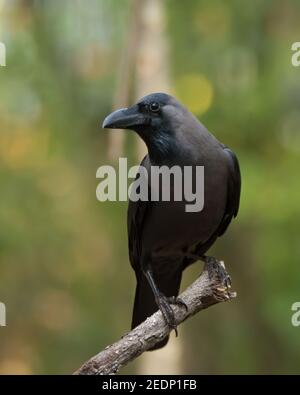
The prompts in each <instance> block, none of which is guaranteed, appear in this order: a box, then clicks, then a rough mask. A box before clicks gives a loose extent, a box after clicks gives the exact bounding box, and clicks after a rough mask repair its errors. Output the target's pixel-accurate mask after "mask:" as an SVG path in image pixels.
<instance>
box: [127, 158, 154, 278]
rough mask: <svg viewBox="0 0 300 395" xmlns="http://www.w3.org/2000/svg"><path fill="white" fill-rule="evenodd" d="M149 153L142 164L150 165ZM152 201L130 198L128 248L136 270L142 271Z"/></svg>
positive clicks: (132, 264) (131, 261)
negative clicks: (147, 219) (144, 227)
mask: <svg viewBox="0 0 300 395" xmlns="http://www.w3.org/2000/svg"><path fill="white" fill-rule="evenodd" d="M148 164H149V158H148V155H146V156H145V157H144V159H143V160H142V162H141V166H144V167H146V168H147V167H148V166H147V165H148ZM150 205H151V202H150V201H147V202H143V201H141V200H138V201H137V202H133V201H132V200H129V205H128V212H127V231H128V249H129V259H130V263H131V266H132V267H133V268H134V270H135V271H136V272H139V271H140V269H141V268H140V255H141V238H142V232H143V223H144V220H145V217H146V213H147V212H148V211H149V208H150Z"/></svg>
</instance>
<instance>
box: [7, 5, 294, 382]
mask: <svg viewBox="0 0 300 395" xmlns="http://www.w3.org/2000/svg"><path fill="white" fill-rule="evenodd" d="M299 20H300V3H299V1H298V0H294V1H293V0H288V1H283V0H263V1H261V0H253V1H251V2H250V1H249V2H246V1H244V2H241V1H238V0H230V1H226V2H224V1H221V0H215V1H211V0H209V1H208V0H207V1H204V0H203V1H202V0H187V1H182V0H165V1H163V0H88V1H83V0H52V1H45V0H44V1H43V0H9V1H8V0H7V1H5V0H1V1H0V41H2V42H4V43H5V44H6V48H7V59H6V64H7V66H6V67H0V301H1V302H4V303H5V304H6V309H7V326H6V327H1V328H0V373H22V374H31V373H34V374H42V373H46V374H50V373H51V374H54V373H58V374H61V373H71V372H72V371H74V370H75V369H76V368H78V367H79V366H80V365H81V364H82V363H83V362H84V361H85V360H86V359H87V358H88V357H90V356H92V355H93V354H95V353H96V352H98V351H99V350H101V349H102V348H104V347H105V346H106V345H107V344H109V343H111V342H113V341H115V340H117V339H118V338H119V337H120V336H121V335H122V334H123V333H124V332H126V331H127V330H128V329H129V326H130V320H131V309H132V302H133V297H134V288H135V285H134V280H135V279H134V273H133V271H132V270H131V268H130V266H129V262H128V253H127V234H126V208H127V203H126V202H122V203H111V202H107V203H100V202H98V201H97V200H96V195H95V191H96V187H97V184H98V180H97V179H96V170H97V168H98V167H99V166H101V165H103V164H116V163H117V162H116V161H117V158H118V157H119V156H126V157H129V159H130V164H132V165H134V164H137V163H138V161H139V159H140V157H141V155H142V154H143V152H144V150H145V148H144V146H143V145H142V144H141V143H140V142H138V140H137V139H136V137H135V136H134V135H133V133H131V132H126V133H123V132H117V131H115V132H114V133H112V132H107V131H104V130H102V129H101V122H102V120H103V118H104V116H105V115H107V114H108V113H109V112H110V111H111V110H112V108H116V107H119V106H124V105H126V104H130V103H133V102H134V101H135V100H136V98H137V97H139V96H142V95H144V94H146V93H150V92H153V91H167V92H170V93H172V94H174V95H176V96H177V97H178V98H179V99H180V100H181V101H182V102H183V103H184V104H185V105H187V106H188V107H189V108H190V109H191V110H192V111H193V112H194V113H195V114H196V115H197V116H198V117H199V119H201V120H202V122H203V123H204V124H205V125H206V126H207V127H208V128H209V130H211V131H212V132H213V133H214V134H215V135H216V136H217V138H218V139H219V140H221V141H222V142H224V143H226V145H228V146H230V147H231V148H232V149H233V150H234V151H235V152H236V153H237V155H238V157H239V160H240V164H241V170H242V176H243V188H242V197H241V206H240V213H239V216H238V219H237V220H235V221H234V222H233V224H232V225H231V227H230V229H229V231H228V232H227V234H226V235H225V236H224V237H223V238H222V239H220V240H219V241H218V243H217V244H216V246H215V247H214V248H213V250H212V251H211V252H212V253H213V254H215V255H216V256H218V257H219V258H223V259H224V260H225V262H226V265H227V268H228V269H229V271H230V273H231V275H232V280H233V287H234V289H235V290H236V291H237V292H238V299H236V300H234V301H232V302H231V303H229V304H221V305H218V306H215V307H213V308H210V309H208V310H207V311H204V312H202V313H201V314H199V315H198V316H196V317H194V318H193V319H191V320H189V321H188V322H186V323H185V324H184V325H182V326H181V327H180V329H179V332H180V336H179V338H178V339H174V338H173V337H172V341H171V343H170V345H169V346H168V347H167V348H165V349H164V350H162V351H158V352H154V353H147V354H146V355H144V356H142V357H141V358H139V359H138V360H137V361H135V363H133V364H131V365H129V366H128V367H126V368H125V369H123V370H122V372H121V373H195V374H202V373H300V327H293V326H292V324H291V316H292V311H291V306H292V304H293V303H294V302H296V301H300V265H299V259H300V240H299V227H300V204H299V203H300V187H299V170H300V169H299V163H300V112H299V108H300V67H298V68H297V67H293V66H292V64H291V56H292V51H291V45H292V43H293V42H295V41H300V24H299ZM200 271H201V264H199V265H194V267H192V268H191V269H188V271H187V272H186V275H185V277H184V284H183V288H184V287H186V286H187V285H188V284H189V283H191V282H192V281H193V279H194V278H195V277H196V276H197V275H198V274H199V272H200Z"/></svg>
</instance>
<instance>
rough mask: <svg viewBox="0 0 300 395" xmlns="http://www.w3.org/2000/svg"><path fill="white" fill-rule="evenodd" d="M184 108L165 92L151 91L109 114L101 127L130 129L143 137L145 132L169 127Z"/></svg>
mask: <svg viewBox="0 0 300 395" xmlns="http://www.w3.org/2000/svg"><path fill="white" fill-rule="evenodd" d="M183 110H184V108H183V107H182V106H181V105H180V104H179V103H178V102H177V100H176V99H174V98H173V97H172V96H170V95H167V94H166V93H152V94H150V95H147V96H145V97H143V98H142V99H140V100H139V101H138V102H137V103H136V104H134V105H133V106H131V107H129V108H122V109H120V110H117V111H114V112H113V113H111V114H109V115H108V116H107V117H106V118H105V119H104V122H103V125H102V127H103V128H108V129H132V130H134V131H136V132H137V133H139V134H141V137H144V134H145V133H151V132H159V131H163V130H166V129H171V126H172V123H174V122H175V121H176V118H178V115H179V113H181V112H182V111H183Z"/></svg>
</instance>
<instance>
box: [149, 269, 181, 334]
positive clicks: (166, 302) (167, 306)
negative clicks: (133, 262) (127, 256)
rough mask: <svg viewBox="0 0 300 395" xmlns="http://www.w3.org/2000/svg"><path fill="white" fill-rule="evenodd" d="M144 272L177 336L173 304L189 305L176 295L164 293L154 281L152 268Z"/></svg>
mask: <svg viewBox="0 0 300 395" xmlns="http://www.w3.org/2000/svg"><path fill="white" fill-rule="evenodd" d="M144 273H145V276H146V278H147V280H148V282H149V284H150V287H151V289H152V292H153V294H154V297H155V301H156V304H157V306H158V308H159V309H160V311H161V313H162V315H163V317H164V319H165V321H166V323H167V324H168V326H169V327H170V328H171V329H174V330H175V333H176V336H178V332H177V324H176V320H175V315H174V311H173V309H172V307H171V304H177V305H179V306H183V307H184V308H185V309H186V310H187V305H186V304H185V303H184V301H183V300H181V299H180V298H177V297H176V296H172V297H167V296H165V295H164V294H162V293H161V292H160V290H159V289H158V287H157V285H156V283H155V281H154V277H153V273H152V271H151V270H150V269H147V270H145V272H144Z"/></svg>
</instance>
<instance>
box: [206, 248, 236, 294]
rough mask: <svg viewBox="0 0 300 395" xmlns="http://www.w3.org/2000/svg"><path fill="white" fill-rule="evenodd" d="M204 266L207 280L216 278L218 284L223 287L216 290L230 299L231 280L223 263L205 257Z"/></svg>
mask: <svg viewBox="0 0 300 395" xmlns="http://www.w3.org/2000/svg"><path fill="white" fill-rule="evenodd" d="M204 261H205V264H206V266H207V268H208V276H209V279H210V280H212V279H213V277H216V276H217V278H218V280H219V282H220V283H221V284H223V285H224V289H218V290H219V291H224V290H225V291H226V293H227V295H228V297H229V298H231V296H230V295H231V293H230V291H229V290H230V288H231V278H230V276H229V274H228V273H227V271H226V269H225V265H224V262H223V261H219V260H218V259H216V258H214V257H211V256H205V257H204Z"/></svg>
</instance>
